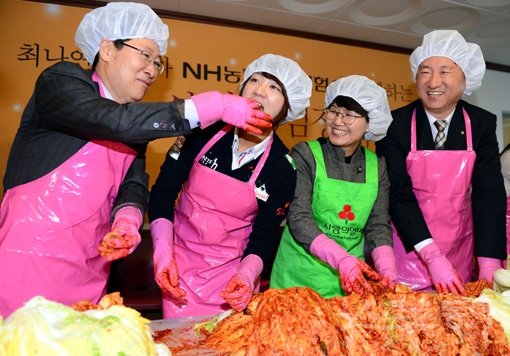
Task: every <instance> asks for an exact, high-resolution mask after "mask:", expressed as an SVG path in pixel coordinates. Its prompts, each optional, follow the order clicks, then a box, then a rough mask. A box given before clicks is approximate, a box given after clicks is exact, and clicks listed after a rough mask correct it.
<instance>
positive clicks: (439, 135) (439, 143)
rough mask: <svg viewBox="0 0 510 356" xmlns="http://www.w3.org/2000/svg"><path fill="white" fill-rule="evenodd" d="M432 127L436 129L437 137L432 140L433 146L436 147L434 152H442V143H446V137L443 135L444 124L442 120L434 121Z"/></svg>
mask: <svg viewBox="0 0 510 356" xmlns="http://www.w3.org/2000/svg"><path fill="white" fill-rule="evenodd" d="M434 125H435V126H436V128H437V136H436V139H435V140H434V145H435V146H436V150H442V149H444V143H445V141H446V135H445V134H444V129H445V127H446V122H445V121H443V120H436V121H435V122H434Z"/></svg>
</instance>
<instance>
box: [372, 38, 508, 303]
mask: <svg viewBox="0 0 510 356" xmlns="http://www.w3.org/2000/svg"><path fill="white" fill-rule="evenodd" d="M410 62H411V69H412V72H413V77H414V79H415V80H416V88H417V93H418V97H419V100H416V101H414V102H413V103H411V104H409V105H407V106H405V107H403V108H400V109H398V110H394V111H393V112H392V115H393V123H392V124H391V126H390V128H389V129H388V134H387V136H386V138H385V139H383V140H381V141H379V142H378V143H377V146H376V147H377V152H378V153H379V154H381V155H382V156H384V157H385V158H386V163H387V164H388V172H389V177H390V181H391V189H390V214H391V218H392V222H393V226H394V235H393V237H394V246H395V253H396V255H397V267H398V274H399V281H400V282H402V283H405V284H407V285H409V286H411V287H412V288H413V289H416V290H422V289H430V288H432V287H435V288H436V289H437V290H438V291H440V292H451V293H460V294H462V293H464V288H463V284H465V283H466V282H468V281H470V280H471V279H472V271H473V270H474V269H476V270H477V271H478V272H477V274H478V275H477V276H476V278H477V279H485V280H488V281H491V282H492V277H493V274H494V272H495V271H496V270H497V269H498V268H500V267H501V263H502V260H504V259H505V257H506V248H505V244H506V240H505V208H506V200H505V189H504V185H503V178H502V176H501V171H500V168H501V167H500V161H499V152H498V142H497V138H496V116H495V115H493V114H491V113H490V112H487V111H485V110H483V109H481V108H479V107H477V106H474V105H471V104H469V103H467V102H465V101H463V100H461V98H462V96H463V95H470V94H471V93H472V92H473V91H475V90H477V89H478V88H479V87H480V86H481V83H482V78H483V76H484V73H485V62H484V58H483V55H482V52H481V50H480V47H479V46H478V45H476V44H473V43H468V42H466V41H465V40H464V38H463V37H462V35H461V34H460V33H458V32H457V31H454V30H437V31H432V32H430V33H428V34H427V35H425V36H424V38H423V43H422V45H421V46H420V47H418V48H416V49H415V50H414V52H413V53H412V54H411V57H410ZM436 121H437V123H436ZM473 256H476V262H477V263H476V266H475V265H474V259H473Z"/></svg>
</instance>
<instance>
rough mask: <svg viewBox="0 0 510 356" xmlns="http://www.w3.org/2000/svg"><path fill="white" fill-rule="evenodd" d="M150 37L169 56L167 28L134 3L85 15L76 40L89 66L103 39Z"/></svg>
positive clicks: (140, 5) (160, 50)
mask: <svg viewBox="0 0 510 356" xmlns="http://www.w3.org/2000/svg"><path fill="white" fill-rule="evenodd" d="M104 38H106V39H108V40H112V41H114V40H120V39H131V38H148V39H151V40H153V41H154V42H156V44H157V45H158V47H159V52H160V54H162V55H163V54H165V53H166V46H167V43H168V26H167V25H165V24H164V23H163V21H161V19H160V18H159V16H158V15H156V13H155V12H154V11H153V10H152V9H151V8H150V7H149V6H147V5H144V4H138V3H134V2H111V3H108V4H107V5H106V6H102V7H98V8H97V9H94V10H92V11H91V12H89V13H88V14H86V15H85V16H84V17H83V19H82V20H81V23H80V25H79V26H78V29H77V30H76V35H75V36H74V41H75V42H76V45H77V46H78V47H80V49H81V50H82V52H83V53H84V54H85V58H87V61H88V62H89V63H93V62H94V57H95V56H96V54H97V52H98V51H99V44H100V43H101V40H102V39H104Z"/></svg>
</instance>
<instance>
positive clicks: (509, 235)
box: [506, 197, 510, 256]
mask: <svg viewBox="0 0 510 356" xmlns="http://www.w3.org/2000/svg"><path fill="white" fill-rule="evenodd" d="M506 254H507V256H510V197H507V198H506Z"/></svg>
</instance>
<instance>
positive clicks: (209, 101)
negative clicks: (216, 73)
mask: <svg viewBox="0 0 510 356" xmlns="http://www.w3.org/2000/svg"><path fill="white" fill-rule="evenodd" d="M191 100H192V101H193V103H194V104H195V107H196V109H197V112H198V116H199V119H200V126H201V127H202V128H205V127H207V126H209V125H211V124H213V123H215V122H217V121H218V120H220V119H221V120H223V121H224V122H226V123H227V124H230V125H233V126H237V127H239V128H242V129H243V130H246V131H248V132H252V133H255V134H262V131H261V130H260V128H263V129H267V128H271V126H272V124H271V116H269V115H268V114H266V113H265V112H263V111H261V110H260V105H259V103H257V102H255V101H253V100H249V99H246V98H243V97H242V96H238V95H231V94H222V93H220V92H217V91H210V92H206V93H202V94H198V95H194V96H192V97H191Z"/></svg>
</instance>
